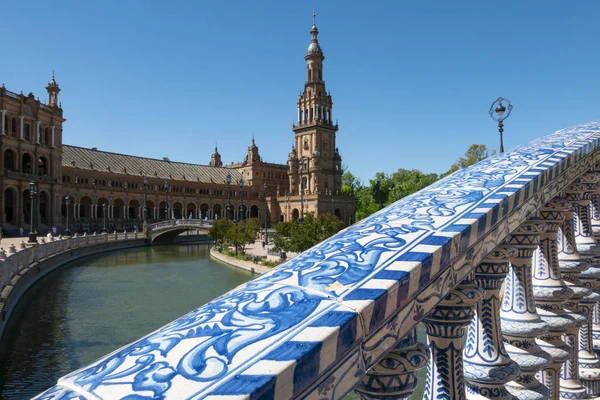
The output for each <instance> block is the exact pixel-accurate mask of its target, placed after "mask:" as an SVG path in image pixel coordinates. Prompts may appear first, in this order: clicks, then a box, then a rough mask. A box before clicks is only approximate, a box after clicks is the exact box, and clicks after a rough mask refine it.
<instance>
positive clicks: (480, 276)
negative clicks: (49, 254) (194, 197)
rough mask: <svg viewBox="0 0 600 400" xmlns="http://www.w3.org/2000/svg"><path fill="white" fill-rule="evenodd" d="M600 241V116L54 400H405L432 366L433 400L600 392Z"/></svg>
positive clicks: (443, 191) (297, 264)
mask: <svg viewBox="0 0 600 400" xmlns="http://www.w3.org/2000/svg"><path fill="white" fill-rule="evenodd" d="M599 233H600V123H598V122H591V123H587V124H583V125H578V126H574V127H571V128H568V129H563V130H561V131H558V132H556V133H554V134H551V135H549V136H546V137H542V138H539V139H537V140H534V141H532V142H531V143H529V144H526V145H523V146H520V147H517V148H515V149H514V150H512V151H510V152H506V153H501V154H498V155H496V156H493V157H490V158H488V159H485V160H483V161H481V162H479V163H477V164H475V165H473V166H471V167H469V168H466V169H463V170H459V171H457V172H455V173H454V174H452V175H450V176H447V177H446V178H444V179H442V180H440V181H438V182H436V183H434V184H433V185H431V186H429V187H427V188H425V189H423V190H421V191H419V192H417V193H415V194H413V195H411V196H408V197H406V198H403V199H401V200H399V201H398V202H396V203H394V204H392V205H390V206H388V207H386V208H384V209H382V210H380V211H378V212H377V213H375V214H373V215H371V216H370V217H368V218H366V219H364V220H362V221H360V222H358V223H356V224H354V225H352V226H350V227H348V228H346V229H345V230H343V231H342V232H340V233H338V234H337V235H334V236H333V237H331V238H329V239H328V240H326V241H324V242H322V243H320V244H318V245H317V246H315V247H313V248H312V249H309V250H308V251H306V252H304V253H303V254H300V255H299V256H298V257H296V258H294V259H292V260H290V261H288V262H286V263H284V264H282V265H280V266H278V267H277V268H275V269H273V270H272V271H271V272H268V273H266V274H263V275H261V276H259V277H257V278H255V279H254V280H252V281H250V282H248V283H246V284H244V285H242V286H239V287H237V288H236V289H234V290H232V291H231V292H229V293H227V294H225V295H223V296H221V297H219V298H217V299H215V300H213V301H212V302H210V303H209V304H206V305H204V306H202V307H199V308H198V309H196V310H195V311H192V312H191V313H189V314H187V315H185V316H183V317H181V318H179V319H177V320H175V321H174V322H172V323H170V324H168V325H166V326H164V327H163V328H160V329H158V330H157V331H154V332H153V333H150V334H149V335H147V336H145V337H143V338H141V339H139V340H138V341H135V342H133V343H131V344H129V345H127V346H124V347H122V348H121V349H119V350H117V351H115V352H113V353H111V354H109V355H107V356H105V357H103V358H101V359H100V360H98V361H96V362H94V363H92V364H90V365H88V366H85V367H83V368H81V369H79V370H77V371H75V372H72V373H70V374H68V375H66V376H64V377H62V378H60V379H59V380H58V383H57V384H56V386H54V387H52V388H50V389H49V390H48V391H46V392H44V393H43V394H41V395H40V396H39V397H38V398H39V399H57V398H61V399H75V398H77V399H113V398H136V399H137V398H139V399H142V398H144V399H146V398H177V399H207V400H208V399H210V400H217V399H239V400H241V399H262V400H266V399H292V398H294V399H341V398H343V397H344V396H345V395H346V394H347V393H348V392H350V391H352V390H354V391H356V392H358V393H359V395H360V396H361V397H362V398H363V399H406V398H407V397H408V396H409V395H410V394H411V393H412V392H413V390H414V388H415V385H416V380H417V372H418V370H419V369H421V368H423V367H425V366H427V373H428V376H427V379H426V380H425V396H424V397H425V398H426V399H448V400H450V399H452V400H462V399H466V398H468V399H506V400H508V399H515V398H517V399H539V400H543V399H558V398H561V399H583V398H586V399H588V398H598V397H599V396H600V359H599V357H598V350H600V313H599V311H600V310H599V306H598V301H599V300H600V294H599V293H598V291H597V290H598V289H597V287H598V285H599V283H600V281H599V279H600V266H599V265H598V261H600V244H599V242H598V239H597V235H598V234H599ZM201 284H210V282H204V283H201ZM500 299H502V301H501V302H500ZM419 323H423V325H424V327H425V331H426V332H427V336H428V340H427V341H428V344H425V343H420V342H418V341H417V338H416V334H415V327H416V326H417V324H419ZM465 336H466V340H465V341H463V338H464V337H465Z"/></svg>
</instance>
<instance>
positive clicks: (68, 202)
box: [65, 196, 71, 236]
mask: <svg viewBox="0 0 600 400" xmlns="http://www.w3.org/2000/svg"><path fill="white" fill-rule="evenodd" d="M70 204H71V201H70V199H69V196H65V205H66V211H67V213H66V214H67V215H66V216H67V221H66V222H67V223H66V224H65V225H66V227H65V236H71V231H69V205H70Z"/></svg>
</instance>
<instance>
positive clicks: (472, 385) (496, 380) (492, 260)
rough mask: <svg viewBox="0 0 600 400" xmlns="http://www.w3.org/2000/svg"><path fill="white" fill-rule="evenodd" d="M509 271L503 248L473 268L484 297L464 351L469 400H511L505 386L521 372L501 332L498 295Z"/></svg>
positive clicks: (478, 305)
mask: <svg viewBox="0 0 600 400" xmlns="http://www.w3.org/2000/svg"><path fill="white" fill-rule="evenodd" d="M508 269H509V266H508V253H507V251H506V250H504V249H503V248H500V249H498V250H494V251H492V252H491V253H490V254H489V255H488V256H487V257H486V258H485V259H484V260H483V261H482V262H481V263H480V264H479V265H478V266H477V267H476V268H475V280H476V282H477V284H478V285H479V286H480V287H481V288H483V289H485V297H484V298H483V300H481V301H480V302H478V303H477V306H476V309H475V317H474V318H473V320H472V321H471V325H470V326H469V333H468V336H467V343H466V348H465V352H464V359H465V360H464V366H465V378H466V380H467V382H466V385H467V398H468V399H495V400H512V399H513V398H514V397H513V395H512V394H510V393H509V392H508V391H507V390H506V388H505V387H504V384H506V383H507V382H510V381H512V380H513V379H515V378H516V377H517V376H518V375H519V373H520V372H521V369H520V368H519V365H518V364H517V363H516V362H515V361H513V360H511V359H510V357H509V355H508V353H507V352H506V349H505V348H504V343H503V339H502V332H501V331H500V300H499V298H500V296H499V294H500V288H501V286H502V282H503V281H504V279H505V277H506V274H507V273H508Z"/></svg>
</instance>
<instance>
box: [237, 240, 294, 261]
mask: <svg viewBox="0 0 600 400" xmlns="http://www.w3.org/2000/svg"><path fill="white" fill-rule="evenodd" d="M273 247H274V246H273V245H272V244H269V245H268V246H265V247H264V248H263V246H262V241H260V240H257V241H256V242H254V243H252V244H247V245H246V254H248V255H251V256H257V257H265V256H267V260H269V261H280V260H279V254H274V253H270V254H268V253H267V248H268V249H269V251H272V249H273ZM286 255H287V259H288V260H289V259H291V258H294V257H296V256H297V255H298V254H297V253H286Z"/></svg>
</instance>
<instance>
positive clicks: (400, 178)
mask: <svg viewBox="0 0 600 400" xmlns="http://www.w3.org/2000/svg"><path fill="white" fill-rule="evenodd" d="M438 179H439V176H438V174H435V173H434V174H424V173H423V172H421V171H419V170H417V169H412V170H406V169H403V168H400V169H399V170H398V171H396V172H394V173H393V174H392V176H391V178H390V180H391V184H390V192H389V194H388V202H387V204H392V203H395V202H396V201H398V200H400V199H401V198H403V197H406V196H408V195H411V194H413V193H416V192H418V191H419V190H421V189H423V188H426V187H427V186H429V185H431V184H432V183H434V182H435V181H437V180H438ZM387 204H386V205H387Z"/></svg>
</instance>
